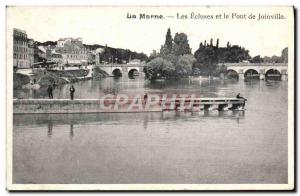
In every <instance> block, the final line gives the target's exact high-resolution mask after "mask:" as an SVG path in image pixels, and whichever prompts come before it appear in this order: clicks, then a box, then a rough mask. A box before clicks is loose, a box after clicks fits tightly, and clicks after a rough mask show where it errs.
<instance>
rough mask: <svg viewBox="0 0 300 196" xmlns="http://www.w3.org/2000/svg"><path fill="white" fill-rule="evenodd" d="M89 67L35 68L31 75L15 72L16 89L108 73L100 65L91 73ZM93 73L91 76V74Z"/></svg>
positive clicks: (63, 82) (56, 83) (62, 83)
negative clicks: (66, 68) (71, 68)
mask: <svg viewBox="0 0 300 196" xmlns="http://www.w3.org/2000/svg"><path fill="white" fill-rule="evenodd" d="M89 71H90V70H88V69H78V70H34V71H33V73H32V74H31V75H25V74H22V73H14V74H13V81H14V82H13V83H14V84H13V85H14V89H16V90H17V89H22V88H30V87H31V86H33V85H35V86H36V85H38V86H39V87H40V88H43V87H47V86H48V85H49V84H51V85H53V84H55V85H57V86H59V85H64V84H67V83H75V82H78V81H82V80H88V79H91V78H94V79H100V78H104V77H107V76H108V74H107V73H106V72H105V71H103V70H101V69H100V68H98V67H95V68H94V69H93V70H92V72H93V73H92V74H89ZM89 75H91V76H89Z"/></svg>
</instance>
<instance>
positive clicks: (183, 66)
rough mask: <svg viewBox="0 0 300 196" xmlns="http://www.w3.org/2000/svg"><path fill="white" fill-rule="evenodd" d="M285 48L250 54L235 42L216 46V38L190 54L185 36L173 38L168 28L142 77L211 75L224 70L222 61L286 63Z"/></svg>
mask: <svg viewBox="0 0 300 196" xmlns="http://www.w3.org/2000/svg"><path fill="white" fill-rule="evenodd" d="M287 60H288V48H284V49H283V50H282V54H281V56H280V57H278V56H272V57H263V58H262V57H260V56H255V57H253V58H252V57H251V56H250V55H249V50H247V49H245V48H244V47H241V46H239V45H231V43H229V42H227V44H226V46H225V47H220V46H219V39H217V40H216V42H215V43H214V40H213V39H210V41H209V43H208V42H206V40H205V41H204V42H201V43H200V45H199V48H198V49H197V50H196V51H195V53H194V55H193V54H192V53H191V48H190V46H189V42H188V37H187V35H186V34H184V33H176V34H175V36H174V39H173V38H172V35H171V30H170V28H169V29H168V31H167V34H166V39H165V43H164V44H163V45H162V46H161V49H160V52H159V53H157V54H156V53H153V54H151V55H150V57H149V58H148V61H149V62H148V63H147V66H146V67H145V70H144V71H145V74H146V77H147V78H148V79H150V80H153V79H157V78H182V77H186V76H189V75H214V76H218V75H220V73H224V72H226V67H225V66H224V65H223V66H219V65H220V64H224V63H239V62H243V61H245V62H251V63H262V62H267V63H287Z"/></svg>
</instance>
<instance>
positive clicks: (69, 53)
mask: <svg viewBox="0 0 300 196" xmlns="http://www.w3.org/2000/svg"><path fill="white" fill-rule="evenodd" d="M55 52H56V53H59V54H61V56H62V62H63V64H65V65H87V63H88V50H87V49H86V48H85V47H84V45H83V43H82V39H81V38H76V39H73V38H63V39H59V40H58V41H57V46H56V48H55Z"/></svg>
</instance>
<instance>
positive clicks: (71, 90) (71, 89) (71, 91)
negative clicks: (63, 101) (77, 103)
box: [70, 85, 75, 100]
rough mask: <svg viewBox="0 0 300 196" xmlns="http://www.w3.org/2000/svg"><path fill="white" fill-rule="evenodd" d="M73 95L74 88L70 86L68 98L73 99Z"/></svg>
mask: <svg viewBox="0 0 300 196" xmlns="http://www.w3.org/2000/svg"><path fill="white" fill-rule="evenodd" d="M74 93H75V88H74V86H73V85H72V86H71V88H70V97H71V100H73V99H74Z"/></svg>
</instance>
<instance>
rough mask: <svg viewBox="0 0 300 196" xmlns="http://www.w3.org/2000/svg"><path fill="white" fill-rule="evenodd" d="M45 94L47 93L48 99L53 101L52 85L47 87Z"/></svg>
mask: <svg viewBox="0 0 300 196" xmlns="http://www.w3.org/2000/svg"><path fill="white" fill-rule="evenodd" d="M47 92H48V96H49V99H53V87H52V85H49V86H48V89H47Z"/></svg>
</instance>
